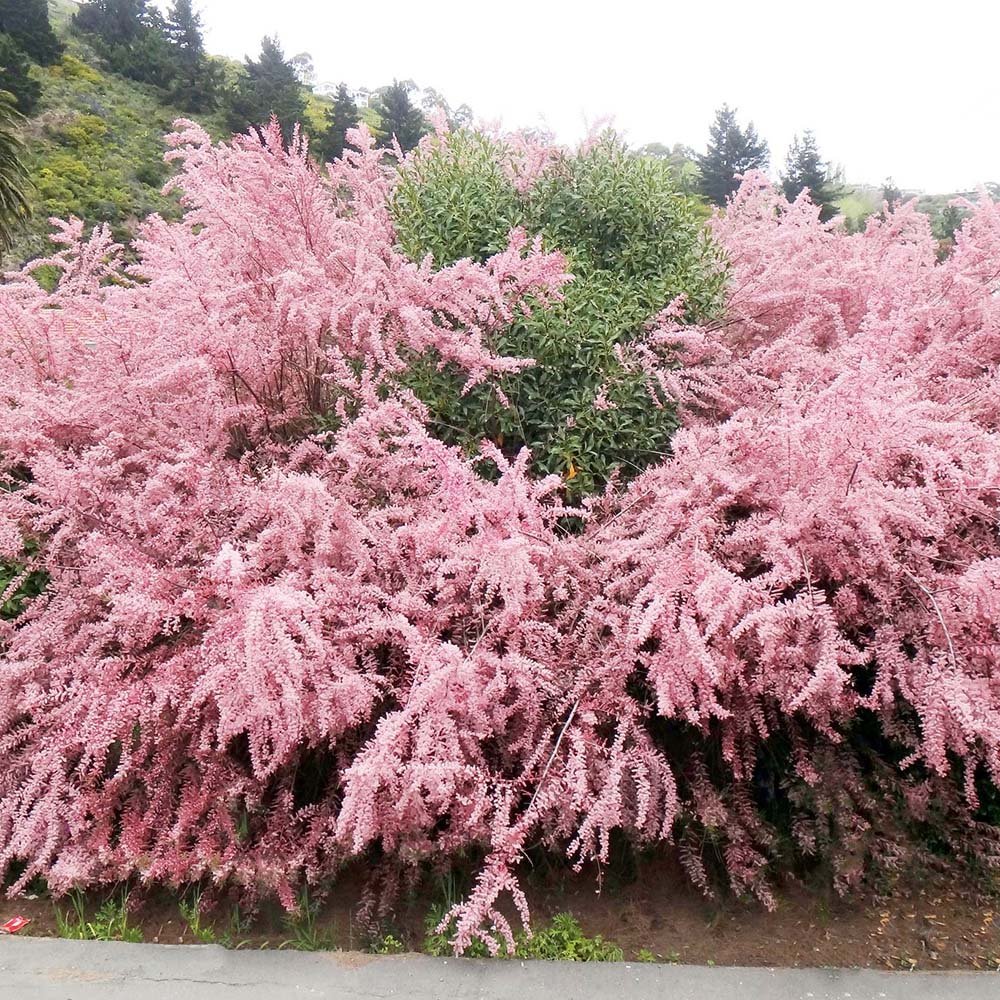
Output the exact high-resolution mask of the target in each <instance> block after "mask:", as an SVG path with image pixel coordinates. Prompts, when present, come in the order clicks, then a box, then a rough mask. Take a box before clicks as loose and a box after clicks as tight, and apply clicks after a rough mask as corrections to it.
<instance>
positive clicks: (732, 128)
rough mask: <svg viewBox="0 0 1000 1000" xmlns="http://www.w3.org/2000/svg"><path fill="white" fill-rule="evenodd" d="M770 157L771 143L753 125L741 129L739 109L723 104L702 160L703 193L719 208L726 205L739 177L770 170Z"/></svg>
mask: <svg viewBox="0 0 1000 1000" xmlns="http://www.w3.org/2000/svg"><path fill="white" fill-rule="evenodd" d="M769 156H770V154H769V152H768V148H767V143H766V142H765V141H764V140H763V139H761V138H760V137H759V136H758V135H757V130H756V129H755V128H754V125H753V122H750V124H749V125H747V127H746V128H745V129H741V128H740V126H739V123H738V122H737V120H736V110H735V109H733V108H730V107H729V105H728V104H723V105H722V107H721V108H719V110H718V111H716V113H715V121H714V122H713V124H712V127H711V128H710V129H709V140H708V148H707V150H706V151H705V155H704V156H699V157H698V168H699V170H700V171H701V192H702V194H703V195H704V196H705V197H706V198H708V200H709V201H711V202H714V203H715V204H716V205H724V204H725V203H726V199H727V198H728V197H729V196H730V195H732V194H733V192H734V191H736V189H737V188H738V187H739V186H740V182H739V181H738V180H737V175H740V174H745V173H746V172H747V171H749V170H766V169H767V164H768V161H769Z"/></svg>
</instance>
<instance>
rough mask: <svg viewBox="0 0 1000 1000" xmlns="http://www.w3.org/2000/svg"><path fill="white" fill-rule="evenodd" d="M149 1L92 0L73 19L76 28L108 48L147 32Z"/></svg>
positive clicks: (130, 40) (128, 41) (133, 39)
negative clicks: (147, 5)
mask: <svg viewBox="0 0 1000 1000" xmlns="http://www.w3.org/2000/svg"><path fill="white" fill-rule="evenodd" d="M148 16H149V11H148V10H147V7H146V0H90V2H89V3H85V4H82V5H81V7H80V9H79V10H78V11H77V13H76V16H75V17H74V18H73V24H74V26H75V27H76V28H77V29H78V30H79V31H83V32H86V33H87V34H88V35H95V36H97V38H99V39H101V40H102V41H103V42H105V43H106V44H108V45H123V44H128V43H130V42H133V41H135V40H136V39H137V38H138V37H139V36H140V35H141V34H142V33H143V32H144V31H145V29H146V26H147V19H148Z"/></svg>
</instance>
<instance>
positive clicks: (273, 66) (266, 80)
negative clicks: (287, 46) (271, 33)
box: [229, 38, 306, 142]
mask: <svg viewBox="0 0 1000 1000" xmlns="http://www.w3.org/2000/svg"><path fill="white" fill-rule="evenodd" d="M305 110H306V104H305V100H304V98H303V96H302V85H301V84H300V83H299V80H298V77H297V76H296V74H295V68H294V67H293V66H292V64H291V62H290V61H289V60H288V59H286V58H285V54H284V53H283V52H282V50H281V45H280V44H279V42H278V40H277V38H265V39H263V41H262V42H261V49H260V57H259V58H258V59H256V60H254V59H251V58H249V57H247V60H246V71H245V73H244V74H243V76H242V77H241V78H240V80H239V82H238V83H237V85H236V89H235V90H234V91H233V94H232V99H231V102H230V115H229V117H230V124H231V125H232V127H233V129H235V130H236V131H238V132H242V131H244V130H245V129H246V128H247V126H251V125H252V126H257V125H261V124H263V123H266V122H267V121H268V119H269V118H270V117H271V115H277V117H278V121H280V122H281V132H282V135H283V136H284V137H285V142H288V141H289V139H291V136H292V130H293V129H294V127H295V124H296V123H297V122H301V121H302V119H303V118H304V117H305Z"/></svg>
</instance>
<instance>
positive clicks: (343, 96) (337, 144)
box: [319, 83, 360, 160]
mask: <svg viewBox="0 0 1000 1000" xmlns="http://www.w3.org/2000/svg"><path fill="white" fill-rule="evenodd" d="M359 117H360V116H359V114H358V106H357V104H356V103H355V101H354V98H353V97H352V96H351V92H350V91H349V90H348V89H347V84H346V83H342V84H341V85H340V86H339V87H337V92H336V94H334V97H333V106H332V107H331V108H329V110H328V111H327V112H326V131H325V132H324V133H323V135H322V136H321V137H320V143H319V151H320V152H321V153H322V154H323V156H325V157H326V159H328V160H335V159H337V157H339V156H343V154H344V148H345V146H346V145H347V130H348V129H349V128H354V126H355V125H357V124H358V119H359Z"/></svg>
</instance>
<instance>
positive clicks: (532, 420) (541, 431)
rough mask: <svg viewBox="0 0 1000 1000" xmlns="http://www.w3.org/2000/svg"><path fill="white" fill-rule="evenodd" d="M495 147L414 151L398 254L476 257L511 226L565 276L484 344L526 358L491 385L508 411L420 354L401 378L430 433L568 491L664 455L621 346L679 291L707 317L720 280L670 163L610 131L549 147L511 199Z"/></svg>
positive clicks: (459, 136)
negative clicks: (501, 457) (489, 445)
mask: <svg viewBox="0 0 1000 1000" xmlns="http://www.w3.org/2000/svg"><path fill="white" fill-rule="evenodd" d="M503 156H504V151H503V149H502V147H501V146H500V144H498V143H496V142H495V141H493V140H492V139H490V138H488V137H486V136H484V135H481V134H479V133H473V132H459V133H455V134H453V135H452V136H450V137H449V139H448V142H447V144H445V145H442V144H440V143H435V144H434V145H433V146H432V147H431V148H430V149H429V150H427V151H426V152H421V153H419V154H418V155H417V156H416V157H415V159H414V160H413V161H412V162H411V163H409V164H408V165H407V166H406V167H405V168H404V169H403V171H402V176H401V179H400V183H399V185H398V188H397V191H396V196H395V203H394V214H395V219H396V229H397V235H398V238H399V240H400V242H401V244H402V246H403V248H404V250H405V251H406V252H407V254H409V255H410V256H411V257H412V258H413V259H415V260H419V259H421V258H422V257H424V255H426V254H428V253H430V254H432V255H433V256H434V259H435V262H436V263H438V264H448V263H451V262H453V261H455V260H458V259H460V258H463V257H471V258H473V259H475V260H480V261H481V260H485V259H486V258H487V257H489V256H490V255H491V254H493V253H496V252H497V251H498V250H500V249H502V248H503V247H504V246H505V245H506V243H507V234H508V233H509V231H510V229H511V228H513V227H514V226H523V227H524V228H525V229H526V230H527V231H528V232H529V233H542V234H543V237H544V241H545V245H546V247H548V248H558V249H560V250H562V251H563V252H564V253H565V254H566V256H567V258H568V267H569V270H570V271H571V272H572V274H573V276H574V280H573V281H572V283H571V284H570V285H569V286H568V287H567V288H566V290H565V301H564V302H562V303H561V304H559V305H557V306H555V307H554V308H552V309H547V310H538V311H535V312H534V313H533V314H532V315H531V316H530V317H522V318H521V319H519V320H518V321H517V322H515V323H513V324H512V325H511V326H510V328H509V329H507V330H506V331H505V332H504V333H503V334H502V336H501V337H500V338H499V339H498V342H497V343H496V345H495V346H496V349H497V350H498V351H499V352H500V353H502V354H505V355H510V356H515V357H522V358H534V359H535V360H536V362H537V364H536V365H535V366H534V367H532V368H529V369H527V370H526V371H524V372H522V373H520V374H518V375H516V376H508V377H506V378H505V379H503V382H502V388H503V391H504V393H505V394H506V395H507V396H508V398H509V399H510V402H511V405H510V406H509V407H504V406H502V405H501V404H500V402H498V400H497V397H496V394H495V392H494V390H493V389H492V388H491V387H488V386H480V387H477V388H475V389H473V390H472V391H470V392H468V393H467V394H465V395H462V394H461V389H462V385H463V379H461V378H460V377H457V376H451V375H450V374H449V373H448V372H444V373H441V372H438V371H437V370H436V368H435V366H434V365H433V363H425V364H423V365H418V366H417V368H416V369H415V372H414V375H413V379H412V385H413V388H414V389H415V390H416V392H417V393H418V395H420V397H421V398H422V399H423V400H424V402H425V403H426V404H427V405H428V407H429V409H430V411H431V419H432V426H433V427H434V429H435V432H436V433H437V434H438V435H439V436H440V437H441V438H443V439H444V440H446V441H449V442H451V443H455V444H458V445H461V446H463V447H464V448H466V449H467V450H468V451H470V452H472V451H474V450H476V449H477V448H478V445H479V442H480V441H481V440H482V439H484V438H487V439H491V440H493V441H495V442H497V443H498V444H500V445H501V447H502V448H503V450H504V451H505V452H507V453H508V454H516V453H517V451H519V450H520V448H521V447H523V446H528V447H529V448H531V450H532V454H533V462H534V468H535V470H536V471H537V472H538V473H557V474H561V475H563V476H564V477H565V478H566V480H567V484H568V489H569V491H570V493H572V494H575V495H580V494H582V493H585V492H589V491H591V490H593V489H596V488H599V487H601V486H602V485H604V484H605V483H607V482H608V480H609V478H610V477H611V476H612V474H613V473H614V472H615V471H616V470H619V471H620V472H621V474H622V475H624V476H625V477H629V476H631V475H633V474H635V473H636V472H638V471H639V470H641V469H643V468H645V467H646V466H647V465H649V464H650V463H652V462H654V461H656V460H657V459H658V458H659V457H660V455H662V454H663V453H664V452H666V451H667V450H668V449H669V446H670V438H671V436H672V434H673V431H674V429H675V428H676V424H677V420H676V416H675V413H674V410H673V408H672V407H670V406H669V405H661V406H655V405H652V404H651V401H650V390H649V386H648V384H647V379H646V377H645V375H644V374H642V372H641V371H639V370H636V369H635V368H633V367H631V366H630V365H629V364H628V348H629V345H630V344H631V343H632V342H633V341H635V340H636V338H637V337H639V336H640V335H641V334H642V332H643V330H644V328H645V325H646V323H647V321H648V320H649V319H650V318H651V317H652V316H653V315H654V314H655V313H657V312H658V311H659V310H661V309H662V308H664V307H665V306H666V305H667V304H668V303H669V302H670V301H671V300H672V299H673V298H674V297H675V296H676V295H678V294H680V293H681V292H685V293H687V295H688V296H689V309H690V313H689V315H690V316H691V317H693V318H705V317H707V316H709V315H711V314H712V313H713V311H714V310H715V308H716V307H717V306H718V303H719V297H720V293H721V287H722V282H723V276H722V274H721V268H720V267H719V263H718V258H717V256H716V254H715V251H714V250H713V248H712V247H711V246H710V244H709V243H708V242H707V239H706V236H705V233H704V230H703V228H702V226H701V223H700V220H699V213H698V206H697V205H696V203H694V202H693V200H692V199H689V198H685V197H684V196H683V195H681V194H679V193H678V192H677V190H676V188H675V186H674V183H673V179H672V176H671V170H670V167H669V165H668V164H666V163H664V162H662V161H659V160H655V159H651V158H649V157H640V156H636V155H634V154H631V153H629V152H628V150H627V149H626V148H625V147H624V145H622V143H621V142H620V141H619V140H618V139H617V138H616V137H615V136H613V135H610V134H609V135H606V136H605V137H603V139H602V140H601V141H600V142H598V143H597V144H595V145H594V146H593V147H592V148H590V149H589V150H587V151H586V152H582V153H580V154H577V155H572V156H565V157H562V158H561V159H560V160H558V161H557V162H556V163H555V164H554V165H553V166H552V167H550V168H549V170H548V171H547V173H546V174H545V176H544V177H543V178H542V179H541V180H539V181H538V182H537V183H536V184H535V185H534V187H533V188H532V189H531V190H530V191H529V192H527V193H526V194H521V193H519V192H518V191H517V190H516V188H515V187H514V185H513V184H512V182H511V181H510V180H509V178H508V177H507V175H506V173H505V171H504V169H503ZM619 347H621V348H624V349H625V351H626V354H625V357H624V358H623V357H620V356H619V355H618V354H617V353H616V348H619ZM602 392H603V395H604V397H605V398H606V399H607V401H608V402H609V403H610V404H611V405H610V406H609V407H608V408H604V409H601V408H598V407H596V406H595V401H596V400H597V399H598V398H599V397H600V396H601V394H602Z"/></svg>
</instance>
